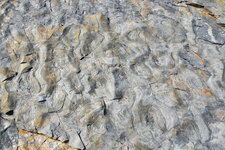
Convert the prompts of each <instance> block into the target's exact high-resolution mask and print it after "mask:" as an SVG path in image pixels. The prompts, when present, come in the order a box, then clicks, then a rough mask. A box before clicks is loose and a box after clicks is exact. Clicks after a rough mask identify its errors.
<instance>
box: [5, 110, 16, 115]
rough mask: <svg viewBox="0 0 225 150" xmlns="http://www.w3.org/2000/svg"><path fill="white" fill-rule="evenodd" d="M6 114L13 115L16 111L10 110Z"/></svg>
mask: <svg viewBox="0 0 225 150" xmlns="http://www.w3.org/2000/svg"><path fill="white" fill-rule="evenodd" d="M5 114H6V115H8V116H12V115H13V114H14V111H13V110H10V111H8V112H6V113H5Z"/></svg>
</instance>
